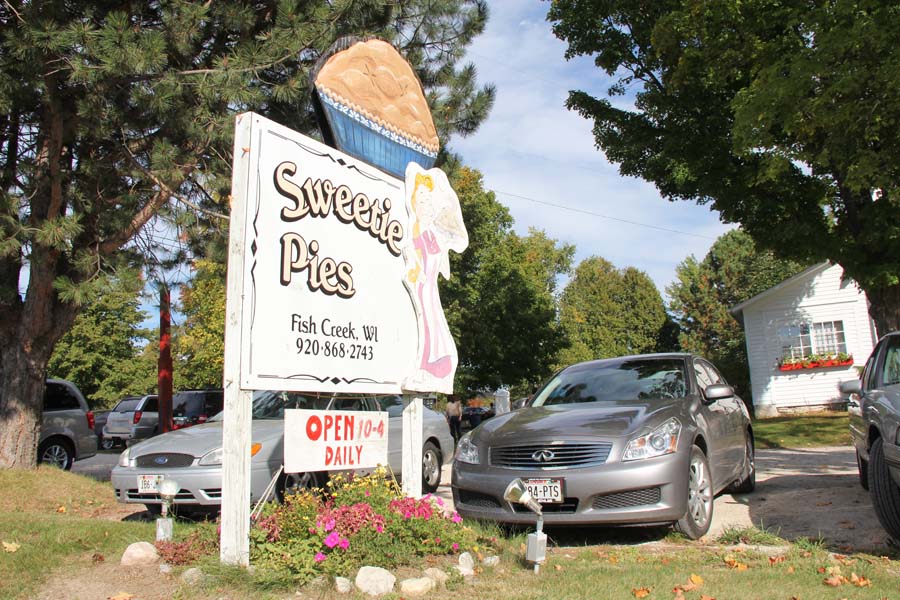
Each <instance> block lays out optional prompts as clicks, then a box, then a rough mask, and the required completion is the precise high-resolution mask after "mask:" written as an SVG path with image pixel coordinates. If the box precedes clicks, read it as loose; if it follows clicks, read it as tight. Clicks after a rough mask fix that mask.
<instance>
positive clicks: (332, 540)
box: [325, 531, 341, 548]
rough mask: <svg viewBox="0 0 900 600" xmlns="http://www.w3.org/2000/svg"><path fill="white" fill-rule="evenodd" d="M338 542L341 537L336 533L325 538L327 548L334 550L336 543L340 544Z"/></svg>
mask: <svg viewBox="0 0 900 600" xmlns="http://www.w3.org/2000/svg"><path fill="white" fill-rule="evenodd" d="M340 541H341V536H339V535H338V532H337V531H332V532H331V533H329V534H328V536H327V537H326V538H325V545H326V546H328V547H329V548H334V547H335V546H337V545H338V542H340Z"/></svg>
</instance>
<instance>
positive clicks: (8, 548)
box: [3, 542, 22, 552]
mask: <svg viewBox="0 0 900 600" xmlns="http://www.w3.org/2000/svg"><path fill="white" fill-rule="evenodd" d="M21 547H22V546H21V545H20V544H16V543H15V542H3V551H4V552H16V551H17V550H18V549H19V548H21Z"/></svg>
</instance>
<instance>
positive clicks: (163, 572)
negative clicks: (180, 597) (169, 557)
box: [159, 563, 172, 575]
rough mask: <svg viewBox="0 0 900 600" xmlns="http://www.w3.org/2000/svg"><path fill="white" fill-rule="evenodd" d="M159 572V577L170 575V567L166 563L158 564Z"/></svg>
mask: <svg viewBox="0 0 900 600" xmlns="http://www.w3.org/2000/svg"><path fill="white" fill-rule="evenodd" d="M159 572H160V574H161V575H169V574H170V573H172V565H167V564H166V563H162V564H160V565H159Z"/></svg>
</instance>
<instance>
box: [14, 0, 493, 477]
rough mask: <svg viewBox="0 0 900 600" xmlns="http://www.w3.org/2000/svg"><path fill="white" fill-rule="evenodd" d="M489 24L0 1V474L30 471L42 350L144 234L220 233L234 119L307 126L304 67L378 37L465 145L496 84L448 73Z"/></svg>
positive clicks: (134, 254) (240, 5)
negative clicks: (352, 38)
mask: <svg viewBox="0 0 900 600" xmlns="http://www.w3.org/2000/svg"><path fill="white" fill-rule="evenodd" d="M486 19H487V8H486V4H485V3H484V2H483V1H482V0H399V1H398V2H391V3H385V2H384V1H383V0H309V1H306V2H290V1H286V0H267V1H262V2H256V3H247V2H243V1H239V0H219V1H216V2H183V1H177V0H163V1H160V2H137V3H135V2H124V1H121V0H120V1H114V0H104V1H102V2H101V1H99V0H85V1H83V2H69V1H65V0H46V1H42V2H23V1H22V0H10V1H7V2H3V3H2V5H0V228H2V237H0V336H2V338H3V340H4V344H3V346H2V348H0V468H8V467H25V468H28V467H32V466H34V464H35V458H36V452H35V450H36V446H37V440H38V434H39V426H40V422H41V410H42V408H41V397H42V393H43V387H44V378H45V375H46V372H47V363H48V361H49V360H50V356H51V354H52V352H53V349H54V347H55V345H56V343H57V342H58V341H59V340H60V338H62V336H63V335H64V334H65V333H66V332H67V331H68V330H69V329H70V328H71V327H72V324H73V322H74V320H75V318H76V316H77V314H78V312H79V310H80V309H81V307H83V306H85V305H87V304H88V303H89V301H90V300H91V299H92V298H94V297H96V296H97V295H99V294H100V293H103V292H105V291H107V290H109V289H111V287H110V284H109V281H110V277H111V276H112V275H114V274H116V273H119V274H120V275H121V274H122V273H124V271H125V270H126V269H136V268H139V267H141V266H142V265H144V264H145V262H147V261H148V260H151V259H150V258H149V257H150V256H151V255H152V254H153V253H154V249H155V244H158V243H161V242H160V240H154V239H152V238H153V235H152V232H154V231H160V230H163V229H164V228H163V227H152V226H150V227H148V224H149V225H153V224H154V223H153V221H154V220H156V219H158V218H165V219H169V220H171V221H173V222H175V223H176V224H177V225H179V226H181V227H184V228H185V230H184V231H185V235H189V234H190V233H191V231H193V227H194V226H198V225H199V226H202V227H203V228H204V229H206V230H207V231H209V230H216V229H221V227H222V223H223V220H222V219H221V218H220V217H221V216H222V215H223V214H224V213H225V212H227V206H228V202H227V199H228V193H229V190H230V175H231V158H230V157H231V153H232V138H233V131H234V115H235V113H238V112H243V111H248V110H254V111H257V112H260V113H262V114H265V115H266V116H268V117H270V118H272V119H274V120H276V121H278V122H280V123H282V124H284V125H287V126H289V127H292V128H294V129H297V130H299V131H305V132H311V131H312V129H313V127H312V123H313V121H312V110H311V108H310V106H309V101H308V98H309V92H310V88H309V86H310V84H309V77H308V75H309V72H310V69H311V67H312V66H313V65H314V64H315V61H316V60H317V59H318V58H319V56H321V54H322V53H323V52H324V51H325V50H326V49H327V48H328V47H329V46H330V45H331V44H332V42H333V41H334V40H335V39H337V38H338V37H340V36H343V35H346V34H357V35H378V36H381V37H383V38H385V39H387V40H389V41H391V42H393V43H394V44H395V45H396V46H397V47H398V48H399V49H400V51H401V52H402V53H404V54H405V55H406V56H409V57H410V58H411V59H412V61H413V64H414V68H415V69H416V71H417V72H418V74H419V76H420V77H421V79H422V81H423V83H424V86H425V89H426V93H427V94H428V98H429V100H430V102H431V104H432V106H433V107H434V109H435V117H436V122H437V125H438V128H439V130H440V131H441V132H442V133H445V134H446V133H448V132H456V133H460V134H466V133H469V132H471V131H473V130H474V129H475V128H476V127H477V126H478V124H479V123H480V122H481V121H482V120H483V119H484V117H485V115H486V113H487V111H488V109H489V107H490V105H491V101H492V99H493V90H492V89H491V88H478V87H477V86H476V84H475V81H474V80H475V73H474V69H472V68H471V67H464V66H463V67H460V66H459V64H458V63H459V60H460V57H461V56H462V54H463V53H464V52H465V48H466V46H467V45H468V44H469V43H470V42H471V41H472V39H473V37H474V36H475V35H476V34H478V33H479V32H480V31H481V30H482V29H483V27H484V24H485V21H486ZM198 209H202V210H198ZM214 215H218V216H214ZM138 238H141V239H143V238H150V239H149V241H148V242H147V247H145V248H142V251H140V252H139V251H138V250H137V248H138V246H137V245H136V244H137V241H138ZM193 239H195V240H197V238H193ZM145 241H146V240H145ZM20 281H21V282H24V283H23V289H20V287H19V282H20Z"/></svg>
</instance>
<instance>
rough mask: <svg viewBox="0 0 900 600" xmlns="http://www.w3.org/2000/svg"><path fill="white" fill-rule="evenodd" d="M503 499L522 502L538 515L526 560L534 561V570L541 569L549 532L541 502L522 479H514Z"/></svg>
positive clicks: (529, 536)
mask: <svg viewBox="0 0 900 600" xmlns="http://www.w3.org/2000/svg"><path fill="white" fill-rule="evenodd" d="M503 499H504V500H506V501H507V502H515V503H516V504H522V505H524V506H525V507H526V508H528V510H530V511H531V512H533V513H535V514H536V515H537V527H536V531H535V532H534V533H529V534H528V536H527V538H526V540H527V544H526V546H525V560H527V561H529V562H533V563H534V572H535V574H537V573H538V572H539V571H540V568H541V563H542V562H544V560H545V559H546V558H547V534H545V533H544V514H543V511H542V510H541V505H540V503H539V502H538V501H537V500H535V499H534V497H532V495H531V492H529V491H528V488H526V487H525V482H524V481H522V480H521V479H513V480H512V481H510V482H509V485H508V486H506V491H505V492H503Z"/></svg>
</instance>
